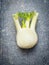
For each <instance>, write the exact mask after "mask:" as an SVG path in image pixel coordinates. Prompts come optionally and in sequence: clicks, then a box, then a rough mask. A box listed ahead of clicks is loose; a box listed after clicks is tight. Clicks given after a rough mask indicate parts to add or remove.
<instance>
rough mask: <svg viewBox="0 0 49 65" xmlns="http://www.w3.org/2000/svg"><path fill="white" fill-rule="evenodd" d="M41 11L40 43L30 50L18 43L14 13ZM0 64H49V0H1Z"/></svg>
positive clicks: (39, 22)
mask: <svg viewBox="0 0 49 65" xmlns="http://www.w3.org/2000/svg"><path fill="white" fill-rule="evenodd" d="M34 10H36V11H37V12H39V17H38V23H37V28H36V32H37V34H38V37H39V40H38V44H37V45H36V46H35V47H34V48H32V49H28V50H24V49H20V48H19V47H18V46H17V44H16V39H15V36H16V30H15V26H14V22H13V19H12V14H14V13H16V12H20V11H21V12H24V11H27V12H28V11H29V12H30V11H34ZM0 11H1V13H0V42H1V43H0V65H49V0H0Z"/></svg>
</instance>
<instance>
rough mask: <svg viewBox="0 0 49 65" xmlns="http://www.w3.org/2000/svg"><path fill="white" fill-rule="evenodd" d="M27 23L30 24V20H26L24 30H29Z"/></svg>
mask: <svg viewBox="0 0 49 65" xmlns="http://www.w3.org/2000/svg"><path fill="white" fill-rule="evenodd" d="M29 23H30V20H26V22H25V24H26V28H29Z"/></svg>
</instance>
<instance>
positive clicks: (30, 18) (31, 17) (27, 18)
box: [13, 11, 38, 49]
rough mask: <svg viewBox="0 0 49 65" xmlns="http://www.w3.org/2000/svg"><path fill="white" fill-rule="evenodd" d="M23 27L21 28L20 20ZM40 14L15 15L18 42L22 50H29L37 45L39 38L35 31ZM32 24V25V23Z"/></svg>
mask: <svg viewBox="0 0 49 65" xmlns="http://www.w3.org/2000/svg"><path fill="white" fill-rule="evenodd" d="M19 18H21V19H22V20H21V21H22V25H21V26H20V22H19V21H20V20H19ZM37 19H38V12H35V11H33V12H19V13H16V14H13V20H14V24H15V27H16V30H17V34H16V41H17V45H18V46H19V47H20V48H24V49H29V48H32V47H34V46H35V45H36V44H37V41H38V36H37V33H36V31H35V27H36V22H37ZM30 22H31V23H30Z"/></svg>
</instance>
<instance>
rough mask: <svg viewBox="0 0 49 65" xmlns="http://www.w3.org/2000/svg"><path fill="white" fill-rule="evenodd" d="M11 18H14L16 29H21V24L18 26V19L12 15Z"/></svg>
mask: <svg viewBox="0 0 49 65" xmlns="http://www.w3.org/2000/svg"><path fill="white" fill-rule="evenodd" d="M13 19H14V23H15V26H16V29H17V31H19V30H21V26H20V23H19V20H18V19H15V18H14V17H13Z"/></svg>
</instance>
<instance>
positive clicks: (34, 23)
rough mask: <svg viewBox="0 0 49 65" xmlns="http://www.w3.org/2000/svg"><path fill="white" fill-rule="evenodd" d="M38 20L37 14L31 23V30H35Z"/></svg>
mask: <svg viewBox="0 0 49 65" xmlns="http://www.w3.org/2000/svg"><path fill="white" fill-rule="evenodd" d="M37 18H38V13H37V12H36V14H35V15H34V17H33V18H32V22H31V26H30V28H31V29H32V30H35V26H36V22H37Z"/></svg>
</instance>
